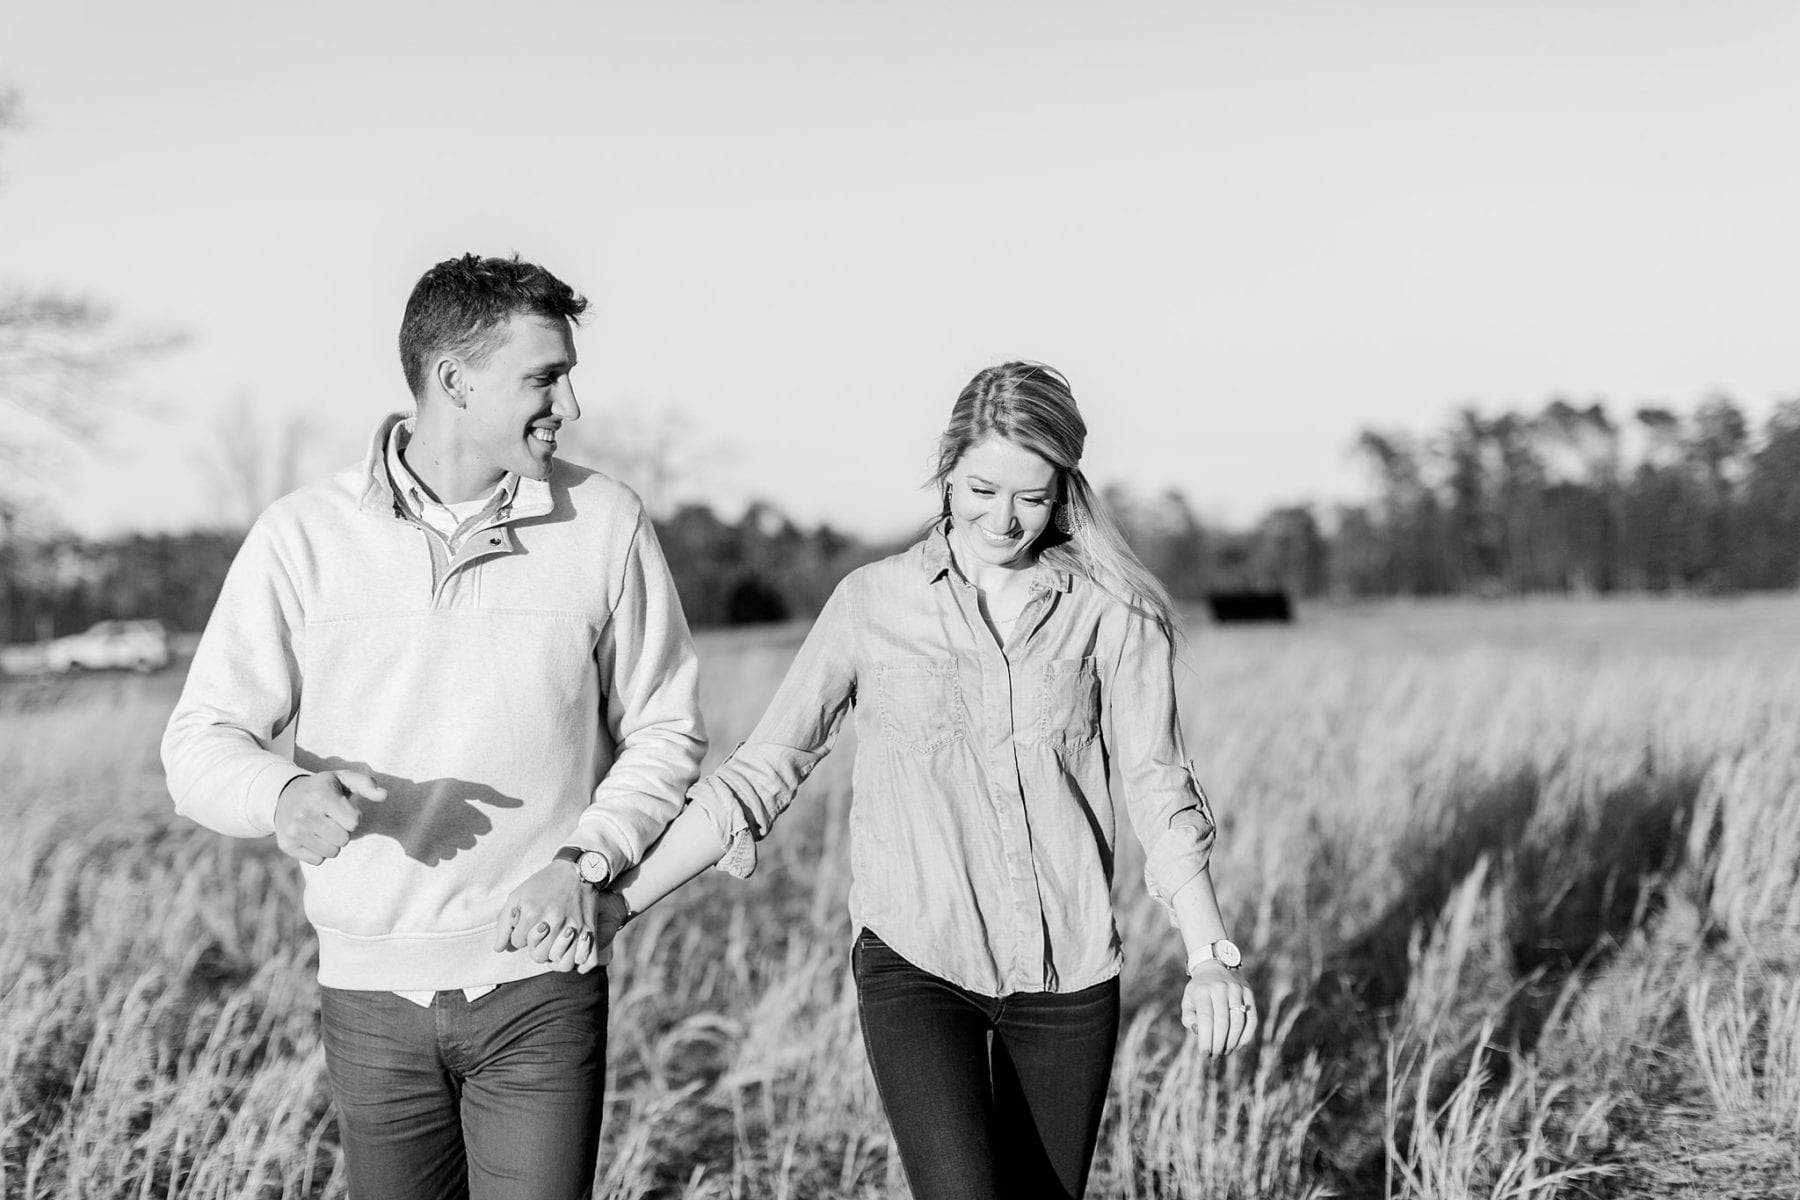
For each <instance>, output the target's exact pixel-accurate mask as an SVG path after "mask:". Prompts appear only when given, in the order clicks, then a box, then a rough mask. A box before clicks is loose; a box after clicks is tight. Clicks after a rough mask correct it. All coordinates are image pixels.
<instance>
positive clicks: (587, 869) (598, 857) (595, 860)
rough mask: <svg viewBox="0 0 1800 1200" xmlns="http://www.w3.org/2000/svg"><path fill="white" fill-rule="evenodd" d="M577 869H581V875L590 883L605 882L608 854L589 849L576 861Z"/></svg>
mask: <svg viewBox="0 0 1800 1200" xmlns="http://www.w3.org/2000/svg"><path fill="white" fill-rule="evenodd" d="M575 869H576V870H578V871H580V872H581V877H582V878H583V879H585V880H587V881H588V882H589V883H605V882H606V875H607V871H606V855H604V854H601V853H599V852H598V851H594V850H589V851H588V852H587V853H586V854H583V855H582V856H581V857H580V858H579V859H577V860H576V861H575Z"/></svg>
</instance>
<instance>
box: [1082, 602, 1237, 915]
mask: <svg viewBox="0 0 1800 1200" xmlns="http://www.w3.org/2000/svg"><path fill="white" fill-rule="evenodd" d="M1124 620H1125V631H1124V636H1123V637H1122V638H1121V639H1120V646H1119V654H1118V658H1117V660H1116V662H1115V664H1114V666H1113V675H1112V680H1111V688H1110V699H1109V702H1108V704H1107V705H1106V726H1105V736H1106V745H1107V755H1108V761H1109V764H1110V767H1111V770H1112V772H1113V783H1112V786H1113V788H1114V790H1115V793H1116V794H1122V795H1123V797H1124V799H1125V806H1126V809H1127V810H1128V811H1129V813H1130V815H1131V823H1132V826H1133V827H1134V828H1135V829H1136V830H1137V835H1138V840H1139V841H1140V842H1141V843H1142V844H1143V847H1144V882H1145V883H1146V885H1147V886H1148V887H1149V890H1150V895H1151V896H1152V897H1154V898H1155V899H1156V900H1158V901H1160V902H1162V903H1163V904H1164V905H1167V904H1168V903H1169V900H1170V897H1172V896H1174V895H1175V893H1176V892H1178V891H1180V890H1181V889H1182V888H1183V887H1184V886H1186V885H1187V884H1188V883H1189V882H1190V881H1192V880H1193V879H1194V877H1195V876H1197V875H1199V874H1200V873H1201V872H1202V871H1204V870H1206V867H1207V863H1208V861H1209V859H1210V857H1211V854H1212V847H1213V840H1214V838H1215V836H1216V833H1217V825H1216V823H1215V821H1214V820H1213V813H1212V806H1211V805H1210V804H1209V803H1208V802H1207V799H1206V793H1205V792H1204V791H1203V790H1202V789H1201V787H1200V781H1199V779H1198V778H1197V777H1196V775H1195V773H1194V767H1193V764H1192V763H1191V762H1189V761H1188V759H1187V755H1186V754H1185V753H1184V751H1183V748H1182V736H1181V722H1180V717H1179V715H1178V713H1177V712H1176V707H1175V653H1174V647H1173V645H1172V644H1171V643H1170V641H1169V637H1168V635H1167V634H1165V633H1164V632H1163V631H1162V629H1161V628H1160V627H1159V626H1157V624H1156V623H1155V622H1154V621H1152V620H1150V619H1149V618H1147V617H1145V616H1143V615H1141V614H1139V613H1128V614H1126V616H1125V618H1124Z"/></svg>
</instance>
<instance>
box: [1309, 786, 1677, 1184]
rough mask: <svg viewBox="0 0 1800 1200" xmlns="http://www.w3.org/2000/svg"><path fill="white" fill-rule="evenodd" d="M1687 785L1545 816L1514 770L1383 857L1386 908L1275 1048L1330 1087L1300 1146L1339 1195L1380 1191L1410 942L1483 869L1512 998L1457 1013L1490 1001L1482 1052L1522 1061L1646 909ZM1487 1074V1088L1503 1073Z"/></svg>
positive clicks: (1651, 912) (1625, 789) (1663, 871)
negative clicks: (1391, 1062)
mask: <svg viewBox="0 0 1800 1200" xmlns="http://www.w3.org/2000/svg"><path fill="white" fill-rule="evenodd" d="M1701 778H1702V772H1701V771H1698V770H1689V771H1684V772H1679V773H1675V774H1671V775H1667V776H1645V777H1641V778H1639V779H1637V780H1634V781H1632V782H1631V783H1629V784H1627V785H1625V786H1622V787H1619V788H1616V789H1614V790H1612V791H1610V792H1606V793H1604V794H1601V795H1599V796H1596V797H1594V798H1592V799H1591V800H1588V801H1586V802H1583V803H1569V804H1567V805H1566V806H1559V807H1558V809H1557V810H1556V811H1545V809H1544V798H1545V787H1544V778H1543V776H1541V775H1539V774H1538V773H1537V772H1535V771H1532V770H1521V771H1518V772H1515V773H1512V774H1510V775H1506V776H1503V777H1501V778H1499V779H1496V780H1492V781H1490V782H1488V783H1485V784H1483V785H1480V786H1478V787H1473V788H1470V789H1467V790H1462V791H1460V792H1459V799H1460V803H1459V804H1458V805H1457V807H1456V809H1455V811H1454V812H1453V813H1450V814H1446V819H1445V820H1444V821H1442V822H1440V823H1439V825H1438V827H1437V828H1436V829H1433V830H1432V831H1430V832H1429V833H1421V834H1418V835H1415V836H1413V837H1410V838H1408V839H1406V840H1404V841H1403V842H1402V843H1401V844H1400V845H1399V846H1398V847H1397V849H1396V851H1395V852H1394V854H1393V855H1392V857H1391V859H1390V861H1389V863H1388V866H1387V869H1389V870H1393V871H1397V872H1399V873H1400V876H1401V878H1400V886H1399V888H1398V891H1397V893H1396V896H1395V899H1394V900H1393V901H1392V903H1390V904H1389V905H1388V906H1387V908H1385V909H1384V910H1383V911H1382V912H1381V913H1380V914H1379V915H1378V916H1377V917H1376V918H1375V919H1374V920H1373V921H1372V922H1370V924H1369V925H1368V926H1367V927H1366V928H1365V929H1363V930H1362V931H1360V932H1359V933H1358V934H1357V935H1355V936H1354V937H1352V938H1351V939H1349V940H1348V941H1346V942H1345V943H1344V944H1342V945H1341V946H1340V947H1338V948H1337V949H1336V951H1335V952H1334V953H1332V954H1331V955H1330V956H1329V957H1328V959H1327V961H1326V964H1325V969H1324V971H1323V972H1322V974H1321V977H1320V982H1319V984H1318V986H1317V987H1316V988H1315V989H1314V992H1313V995H1312V997H1311V1004H1310V1005H1309V1008H1308V1010H1307V1011H1306V1013H1305V1014H1304V1015H1303V1016H1302V1018H1301V1020H1300V1022H1299V1023H1298V1025H1297V1027H1296V1029H1295V1033H1294V1036H1293V1037H1292V1038H1291V1039H1290V1041H1289V1042H1288V1044H1287V1047H1286V1054H1287V1056H1289V1057H1290V1058H1292V1059H1294V1060H1295V1061H1297V1060H1298V1058H1299V1057H1300V1056H1301V1055H1303V1054H1305V1053H1306V1052H1308V1051H1311V1052H1316V1053H1317V1054H1318V1055H1319V1056H1320V1058H1321V1059H1322V1060H1323V1061H1324V1062H1326V1063H1327V1064H1329V1075H1330V1076H1331V1077H1332V1079H1333V1082H1334V1085H1335V1087H1334V1091H1333V1094H1332V1099H1331V1101H1330V1103H1329V1104H1328V1106H1327V1108H1326V1111H1325V1112H1324V1113H1323V1114H1322V1115H1321V1119H1320V1122H1319V1125H1318V1127H1317V1129H1316V1131H1315V1145H1316V1146H1318V1148H1319V1151H1318V1153H1319V1160H1320V1162H1321V1164H1322V1165H1324V1167H1325V1173H1326V1175H1327V1177H1328V1178H1329V1180H1330V1182H1331V1183H1332V1185H1333V1186H1334V1187H1335V1188H1336V1189H1337V1190H1338V1192H1339V1194H1341V1195H1345V1196H1379V1195H1382V1194H1383V1191H1384V1185H1385V1151H1384V1147H1383V1143H1382V1122H1383V1116H1382V1109H1383V1101H1384V1089H1385V1086H1386V1075H1385V1069H1386V1068H1385V1049H1386V1046H1387V1042H1388V1040H1389V1038H1390V1037H1391V1036H1392V1034H1393V1033H1394V1028H1393V1026H1394V1021H1395V1012H1396V1009H1397V1008H1398V1006H1400V1005H1401V1003H1402V1002H1403V1001H1404V1000H1405V999H1406V996H1407V992H1408V989H1409V987H1410V986H1411V984H1412V982H1413V980H1412V962H1411V957H1410V955H1409V947H1410V945H1411V943H1412V940H1413V938H1414V936H1415V933H1416V931H1418V930H1420V929H1421V928H1423V929H1426V930H1429V929H1430V928H1431V926H1432V924H1433V923H1434V922H1436V921H1437V920H1438V918H1439V917H1440V915H1441V914H1442V913H1443V911H1444V908H1445V906H1446V904H1447V903H1448V902H1449V901H1450V900H1451V898H1452V896H1453V894H1454V893H1455V891H1456V889H1457V887H1458V886H1459V885H1460V884H1461V883H1462V882H1463V881H1464V880H1465V879H1467V878H1468V876H1469V874H1470V872H1471V871H1473V870H1474V869H1475V868H1476V866H1477V864H1478V863H1479V862H1481V860H1482V859H1483V858H1487V859H1488V860H1489V861H1490V863H1491V864H1492V866H1491V868H1490V869H1491V871H1492V874H1491V876H1490V879H1491V882H1490V884H1489V887H1490V889H1491V890H1492V891H1493V894H1494V895H1496V896H1497V897H1499V898H1500V900H1501V902H1502V903H1503V905H1504V919H1505V927H1504V929H1503V931H1502V936H1503V937H1504V939H1505V949H1506V952H1507V954H1508V955H1509V957H1510V961H1511V967H1512V972H1513V974H1514V976H1515V977H1516V978H1517V979H1519V980H1520V981H1521V982H1522V984H1523V986H1521V987H1520V989H1519V990H1518V992H1517V994H1516V995H1513V996H1511V997H1500V996H1493V995H1488V996H1481V997H1471V999H1479V1000H1482V1001H1486V1002H1489V1003H1486V1004H1482V1005H1476V1006H1475V1007H1476V1008H1479V1009H1481V1010H1482V1011H1484V1012H1491V1011H1492V1009H1493V1006H1494V1005H1495V1004H1503V1005H1504V1010H1505V1011H1504V1016H1503V1020H1502V1022H1501V1024H1500V1026H1499V1027H1498V1028H1497V1029H1496V1030H1495V1033H1494V1038H1493V1043H1492V1045H1498V1046H1503V1047H1508V1048H1517V1049H1519V1050H1523V1051H1528V1050H1530V1049H1531V1047H1533V1046H1534V1045H1535V1044H1536V1042H1537V1040H1538V1038H1539V1036H1540V1035H1541V1033H1542V1031H1543V1027H1544V1023H1545V1021H1546V1020H1547V1019H1548V1018H1549V1016H1550V1014H1551V1012H1552V1010H1553V1008H1554V1006H1555V1001H1556V997H1557V995H1558V993H1559V992H1560V990H1561V988H1562V987H1563V985H1564V984H1565V983H1566V981H1567V980H1568V978H1569V977H1570V975H1571V974H1572V973H1574V972H1577V971H1584V970H1587V969H1590V968H1593V967H1595V966H1598V965H1601V964H1604V963H1605V962H1606V961H1607V959H1608V958H1609V957H1611V955H1612V954H1613V953H1614V952H1615V951H1616V950H1617V948H1618V947H1619V946H1620V944H1621V943H1622V942H1623V941H1624V940H1625V938H1626V937H1627V936H1629V934H1630V933H1631V931H1632V930H1633V929H1635V928H1637V927H1639V926H1640V925H1642V924H1643V923H1644V922H1645V921H1646V920H1647V919H1650V918H1653V917H1654V916H1655V914H1656V913H1657V912H1659V911H1660V910H1661V908H1662V905H1663V902H1664V894H1663V886H1664V883H1665V881H1666V880H1667V878H1668V877H1669V875H1670V873H1671V869H1672V868H1673V867H1674V866H1675V865H1676V860H1677V857H1678V856H1679V854H1680V850H1681V846H1682V844H1683V841H1684V839H1685V837H1686V833H1687V829H1688V825H1689V823H1690V821H1691V820H1692V817H1693V813H1694V809H1695V806H1696V803H1697V800H1698V797H1699V792H1700V782H1701ZM1460 1032H1463V1033H1466V1034H1467V1035H1469V1036H1470V1037H1471V1038H1472V1037H1473V1036H1474V1035H1475V1033H1476V1032H1477V1031H1476V1029H1475V1028H1474V1027H1471V1028H1469V1029H1467V1030H1464V1031H1460ZM1489 1062H1490V1066H1491V1067H1492V1068H1493V1069H1494V1072H1495V1075H1494V1080H1493V1083H1494V1084H1495V1085H1498V1084H1499V1083H1501V1082H1502V1081H1503V1080H1504V1078H1505V1076H1506V1074H1507V1067H1508V1065H1509V1063H1510V1059H1509V1058H1508V1057H1507V1056H1506V1055H1504V1054H1500V1055H1495V1056H1493V1057H1492V1058H1491V1059H1490V1060H1489ZM1458 1065H1460V1064H1453V1065H1452V1070H1453V1072H1454V1071H1455V1069H1456V1066H1458Z"/></svg>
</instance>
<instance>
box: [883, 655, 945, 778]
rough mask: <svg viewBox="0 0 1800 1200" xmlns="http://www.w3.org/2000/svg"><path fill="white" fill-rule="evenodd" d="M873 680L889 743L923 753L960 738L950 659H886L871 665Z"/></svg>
mask: <svg viewBox="0 0 1800 1200" xmlns="http://www.w3.org/2000/svg"><path fill="white" fill-rule="evenodd" d="M875 679H876V690H877V691H878V692H879V694H880V698H881V727H882V728H883V729H884V730H886V731H887V735H888V737H889V738H890V739H892V740H893V741H894V742H895V744H897V745H901V746H905V747H906V748H907V749H909V750H916V751H918V752H919V753H921V754H925V753H929V752H930V751H933V750H937V749H939V748H941V747H944V746H948V745H949V744H950V743H951V742H954V741H959V740H960V739H961V738H962V737H963V733H964V725H963V719H962V688H961V685H960V684H958V682H957V679H956V660H955V659H953V658H895V659H889V660H888V661H887V662H882V663H877V664H875Z"/></svg>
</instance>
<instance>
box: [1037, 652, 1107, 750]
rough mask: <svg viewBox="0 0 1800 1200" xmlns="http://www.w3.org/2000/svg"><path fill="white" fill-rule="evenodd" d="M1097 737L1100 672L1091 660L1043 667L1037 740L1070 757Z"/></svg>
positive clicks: (1067, 660) (1069, 660)
mask: <svg viewBox="0 0 1800 1200" xmlns="http://www.w3.org/2000/svg"><path fill="white" fill-rule="evenodd" d="M1099 734H1100V672H1099V670H1098V669H1097V668H1096V667H1095V666H1094V660H1093V659H1091V658H1054V659H1051V660H1050V661H1049V662H1047V663H1045V664H1044V681H1043V705H1042V708H1041V710H1040V712H1039V714H1038V737H1039V738H1040V739H1041V740H1042V741H1044V742H1045V743H1047V744H1048V745H1049V746H1050V748H1051V749H1053V750H1055V751H1056V752H1057V753H1058V754H1074V753H1076V752H1078V751H1080V750H1085V749H1086V748H1087V747H1088V746H1090V745H1092V744H1093V741H1094V739H1095V738H1096V737H1098V736H1099Z"/></svg>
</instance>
